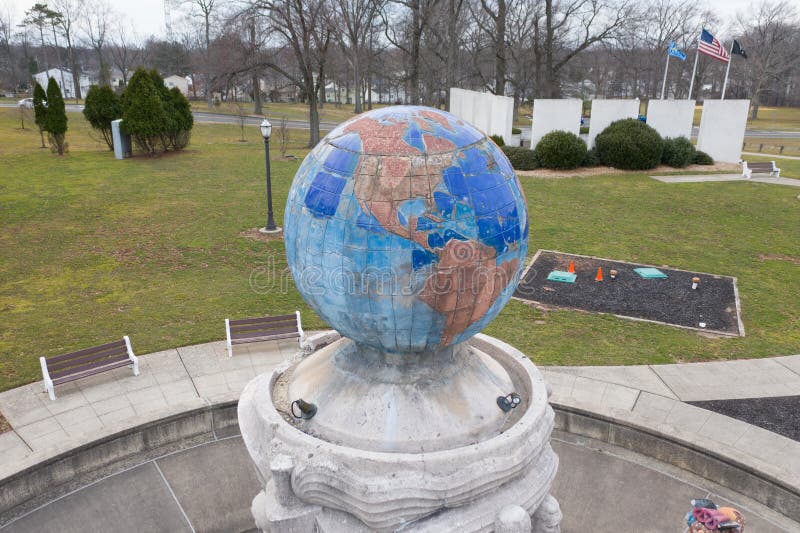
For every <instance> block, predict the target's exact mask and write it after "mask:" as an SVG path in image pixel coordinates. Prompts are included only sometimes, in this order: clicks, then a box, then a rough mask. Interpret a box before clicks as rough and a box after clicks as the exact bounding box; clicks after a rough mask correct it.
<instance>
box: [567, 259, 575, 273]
mask: <svg viewBox="0 0 800 533" xmlns="http://www.w3.org/2000/svg"><path fill="white" fill-rule="evenodd" d="M567 272H569V273H570V274H574V273H575V261H570V262H569V268H568V269H567Z"/></svg>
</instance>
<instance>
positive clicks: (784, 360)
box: [0, 340, 800, 486]
mask: <svg viewBox="0 0 800 533" xmlns="http://www.w3.org/2000/svg"><path fill="white" fill-rule="evenodd" d="M297 348H298V344H297V342H296V341H292V340H287V341H278V342H265V343H258V344H255V343H254V344H250V345H243V346H237V347H235V355H234V357H233V358H229V357H227V353H226V351H225V343H224V342H222V341H220V342H212V343H208V344H201V345H195V346H186V347H182V348H177V349H172V350H165V351H163V352H157V353H152V354H147V355H143V356H141V357H140V365H141V373H140V375H139V376H133V374H132V372H131V371H130V369H128V368H120V369H116V370H113V371H111V372H106V373H104V374H100V375H96V376H92V377H90V378H86V379H82V380H78V381H75V382H72V383H69V384H65V385H61V386H59V387H57V388H56V394H57V396H58V397H57V399H56V401H51V400H50V399H49V398H48V396H47V394H46V393H45V391H44V388H43V386H42V383H41V382H35V383H31V384H29V385H25V386H22V387H18V388H16V389H12V390H8V391H5V392H3V393H0V412H2V413H3V415H4V416H5V417H6V418H7V419H8V421H9V422H10V423H11V425H12V427H13V428H14V429H13V430H12V431H9V432H6V433H4V434H2V435H0V457H2V459H0V479H2V478H4V477H6V476H7V475H9V474H10V473H13V472H16V471H18V470H19V469H20V468H22V467H24V466H26V465H30V464H35V463H36V462H38V461H41V460H42V458H43V457H47V456H50V455H53V454H55V453H58V452H61V451H66V450H68V449H71V448H74V447H75V446H78V445H80V444H83V443H86V442H90V441H93V440H95V439H97V438H101V437H103V436H105V435H110V434H112V433H115V432H117V431H120V430H122V429H125V428H129V427H134V426H137V425H140V424H143V423H145V422H148V421H151V420H156V419H159V418H163V417H165V416H169V415H172V414H176V413H179V412H184V411H186V410H189V409H193V408H197V407H201V406H204V405H208V404H214V403H218V402H224V401H229V400H236V399H238V397H239V395H240V393H241V391H242V390H243V388H244V386H245V385H246V384H247V383H248V382H249V381H250V380H251V379H253V378H254V377H255V376H256V375H258V374H260V373H263V372H267V371H269V370H271V369H272V368H274V367H275V366H276V365H278V364H280V363H282V362H283V361H286V360H288V359H290V358H291V357H292V356H293V355H294V354H295V353H296V351H297ZM534 362H535V361H534ZM542 372H543V374H544V375H545V378H546V379H547V381H548V382H549V383H550V384H551V386H552V388H553V397H552V400H553V401H554V402H556V403H560V404H562V405H566V406H574V407H578V408H586V409H589V410H591V411H593V412H604V411H608V413H609V414H610V415H611V416H614V417H617V418H621V419H623V420H626V419H629V420H631V421H632V422H635V423H639V424H644V425H646V426H649V427H652V428H654V429H657V430H659V431H666V432H669V433H670V434H679V435H684V436H685V437H686V438H687V439H690V440H691V439H692V438H696V437H697V435H698V434H702V435H703V443H704V445H708V446H710V447H712V448H713V449H715V450H717V451H721V452H724V453H728V454H730V455H732V456H733V457H737V456H743V455H746V456H747V457H748V458H750V459H751V460H752V462H753V463H755V464H758V465H760V466H761V467H763V468H764V469H765V470H766V471H769V472H773V473H776V474H777V475H779V477H782V478H786V479H789V480H792V482H793V483H794V484H796V485H797V486H800V443H798V442H795V441H793V440H791V439H787V438H785V437H782V436H780V435H777V434H775V433H772V432H770V431H766V430H764V429H761V428H758V427H756V426H753V425H750V424H747V423H745V422H742V421H738V420H735V419H732V418H728V417H726V416H723V415H720V414H717V413H714V412H711V411H707V410H705V409H701V408H699V407H695V406H693V405H689V404H688V403H686V402H692V401H705V400H724V399H732V398H761V397H779V396H796V395H800V355H793V356H788V357H776V358H769V359H753V360H735V361H720V362H708V363H691V364H673V365H644V366H611V367H543V368H542Z"/></svg>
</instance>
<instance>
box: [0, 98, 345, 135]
mask: <svg viewBox="0 0 800 533" xmlns="http://www.w3.org/2000/svg"><path fill="white" fill-rule="evenodd" d="M0 107H17V104H13V103H0ZM66 108H67V111H69V112H71V113H79V112H81V111H83V106H82V105H80V104H66ZM192 114H193V115H194V120H195V122H198V123H202V124H236V125H237V126H238V125H239V117H238V116H237V115H228V114H224V113H209V112H206V111H194V112H193V113H192ZM267 118H268V119H269V120H270V122H272V125H273V127H274V126H276V125H277V123H278V121H279V120H280V117H270V116H269V115H267ZM261 120H262V118H261V117H259V116H251V115H248V116H246V117H245V124H246V125H248V126H258V125H259V124H261ZM286 124H287V126H288V127H289V128H291V129H297V130H307V129H308V122H307V121H305V120H287V121H286ZM337 125H338V124H334V123H332V122H322V123H320V128H321V129H323V130H332V129H333V128H335V127H336V126H337Z"/></svg>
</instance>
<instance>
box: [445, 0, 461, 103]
mask: <svg viewBox="0 0 800 533" xmlns="http://www.w3.org/2000/svg"><path fill="white" fill-rule="evenodd" d="M457 1H459V0H449V1H448V10H449V12H448V18H447V73H446V74H445V80H446V81H445V83H446V84H447V87H446V89H447V92H448V96H449V94H450V89H452V88H453V87H455V86H456V53H457V52H458V48H457V47H458V35H456V22H458V14H457V13H456V2H457ZM459 3H460V1H459ZM445 105H446V107H445V109H447V111H450V98H447V101H446V104H445Z"/></svg>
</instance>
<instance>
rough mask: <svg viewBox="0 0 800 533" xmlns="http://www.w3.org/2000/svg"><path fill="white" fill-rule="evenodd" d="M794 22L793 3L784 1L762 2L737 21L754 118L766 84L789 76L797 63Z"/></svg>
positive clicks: (798, 57) (799, 61)
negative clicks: (744, 51) (740, 32)
mask: <svg viewBox="0 0 800 533" xmlns="http://www.w3.org/2000/svg"><path fill="white" fill-rule="evenodd" d="M797 24H798V21H797V11H796V9H795V7H794V4H793V3H790V2H787V1H780V2H769V1H764V2H762V3H761V5H760V6H758V7H757V8H755V9H754V10H752V11H751V12H750V13H749V14H748V15H747V16H746V17H744V18H740V20H739V25H740V27H741V29H742V31H743V36H742V39H741V41H742V44H743V45H744V48H745V50H746V51H747V54H748V56H747V61H746V67H745V68H747V79H748V80H749V85H750V87H749V89H750V91H749V92H750V100H751V112H750V114H751V118H752V119H753V120H755V119H757V118H758V108H759V106H760V105H761V98H762V96H763V93H764V92H765V89H766V88H767V87H768V86H769V84H770V83H771V82H774V81H777V80H781V79H786V78H788V75H789V73H790V72H791V71H792V70H793V69H794V68H796V67H797V66H798V64H800V56H799V55H798V53H797V40H798V39H797ZM793 26H794V27H793Z"/></svg>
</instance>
